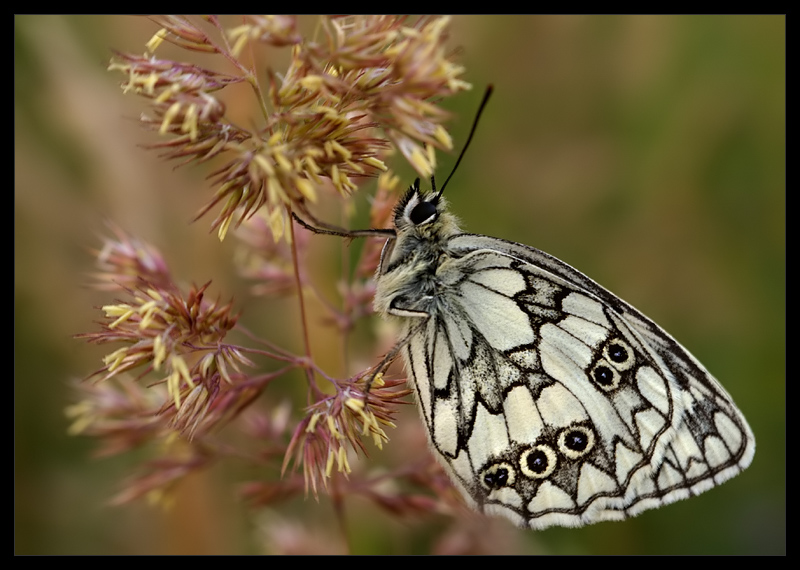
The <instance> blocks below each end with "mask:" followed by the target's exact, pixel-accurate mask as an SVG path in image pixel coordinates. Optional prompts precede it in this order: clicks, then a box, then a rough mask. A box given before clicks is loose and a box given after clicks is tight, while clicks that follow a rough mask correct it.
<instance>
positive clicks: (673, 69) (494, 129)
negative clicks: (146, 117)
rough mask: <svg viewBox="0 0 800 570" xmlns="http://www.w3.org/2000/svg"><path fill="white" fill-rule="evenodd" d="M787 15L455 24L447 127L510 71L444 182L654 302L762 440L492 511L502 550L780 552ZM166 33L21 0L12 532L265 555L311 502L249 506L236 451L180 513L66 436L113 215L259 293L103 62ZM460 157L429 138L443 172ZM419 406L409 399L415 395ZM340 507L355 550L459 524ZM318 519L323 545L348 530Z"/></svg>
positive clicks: (413, 547)
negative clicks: (102, 245) (615, 517)
mask: <svg viewBox="0 0 800 570" xmlns="http://www.w3.org/2000/svg"><path fill="white" fill-rule="evenodd" d="M785 24H786V21H785V17H783V16H689V17H683V16H669V17H663V16H656V17H654V16H586V17H583V16H563V17H562V16H542V17H529V16H508V17H507V16H466V17H455V18H454V19H453V22H452V37H451V41H450V44H449V45H450V46H452V47H453V48H458V49H459V50H460V56H459V61H460V63H462V64H463V65H464V66H465V67H466V70H467V72H466V76H465V79H466V80H468V81H470V82H471V83H472V84H473V86H474V90H473V91H472V92H470V93H464V94H461V95H459V96H457V97H455V98H453V99H451V100H449V101H447V102H446V103H445V106H446V107H447V108H449V109H452V110H453V111H454V112H455V118H454V120H453V121H452V122H451V123H450V125H449V126H450V132H451V134H452V135H453V138H454V141H455V144H456V147H457V148H460V146H461V145H462V144H463V142H464V141H465V139H466V135H467V131H468V129H469V125H470V123H471V120H472V117H473V116H474V113H475V110H476V108H477V105H478V103H479V101H480V97H481V93H482V91H483V89H484V88H485V86H486V85H487V84H489V83H493V84H494V85H495V94H494V96H493V99H492V101H491V103H490V104H489V106H488V108H487V110H486V112H485V114H484V116H483V119H482V122H481V125H480V128H479V130H478V133H477V135H476V138H475V140H474V141H473V143H472V147H471V148H470V150H469V153H468V154H467V156H466V158H465V160H464V162H463V163H462V165H461V167H460V169H459V171H458V173H457V174H456V175H455V177H454V178H453V180H452V181H451V183H450V185H449V186H448V191H447V192H448V196H449V199H450V203H451V205H452V209H453V211H454V212H455V213H457V214H458V215H459V216H460V217H461V218H462V221H463V227H464V228H465V229H466V230H468V231H471V232H475V233H482V234H487V235H492V236H497V237H502V238H506V239H510V240H513V241H517V242H521V243H525V244H528V245H532V246H535V247H537V248H540V249H542V250H544V251H547V252H548V253H551V254H553V255H555V256H557V257H559V258H561V259H562V260H564V261H566V262H567V263H569V264H571V265H573V266H574V267H577V268H578V269H580V270H581V271H583V272H584V273H586V274H588V275H589V276H591V277H592V278H594V279H595V280H596V281H598V282H600V283H601V284H603V285H604V286H606V287H608V288H609V289H610V290H612V291H614V292H615V293H617V294H618V295H620V296H621V297H623V298H624V299H626V300H627V301H629V302H630V303H632V304H633V305H635V306H636V307H638V308H639V309H641V310H642V311H643V312H644V313H645V314H647V315H648V316H650V317H652V318H653V319H654V320H655V321H656V322H658V323H659V324H661V325H662V326H663V327H664V328H665V329H666V330H667V331H669V332H670V333H671V334H672V335H673V336H675V337H676V338H677V339H678V340H679V341H680V342H681V343H682V344H684V345H685V346H686V347H687V348H689V350H691V351H692V353H694V354H695V355H696V356H697V357H698V358H699V359H700V361H701V362H703V363H704V364H705V366H706V367H707V368H708V369H709V370H710V371H711V372H712V373H713V374H714V375H715V376H716V377H717V378H719V379H720V380H721V382H722V383H723V384H724V386H725V387H726V389H727V390H728V391H729V392H730V393H731V395H732V396H733V398H734V399H735V400H736V402H737V404H738V405H739V407H740V408H741V409H742V410H743V412H744V413H745V415H746V417H747V418H748V420H749V422H750V424H751V426H752V428H753V431H754V432H755V435H756V439H757V442H758V445H757V450H756V456H755V459H754V462H753V465H752V466H751V467H750V468H749V469H748V470H747V471H745V472H744V473H743V474H741V475H740V476H738V477H736V478H735V479H733V480H731V481H730V482H728V483H726V484H724V485H723V486H721V487H719V488H717V489H714V490H712V491H710V492H708V493H705V494H703V495H701V496H699V497H696V498H693V499H691V500H689V501H682V502H680V503H676V504H674V505H671V506H669V507H666V508H662V509H658V510H656V511H648V512H646V513H644V514H642V515H641V516H640V517H638V518H636V519H633V520H630V521H626V522H624V523H604V524H599V525H594V526H591V527H587V528H582V529H560V528H557V529H549V530H546V531H542V532H536V533H534V532H525V531H517V530H515V529H513V528H511V527H510V526H508V525H506V524H505V522H504V521H500V520H497V521H495V520H493V521H487V522H486V525H487V536H489V533H491V536H492V537H499V538H497V539H496V540H495V542H494V545H493V547H494V551H496V552H507V553H515V552H523V553H556V554H558V553H569V554H576V553H580V554H597V553H648V554H666V553H674V554H687V553H709V554H734V553H736V554H744V553H747V554H784V553H785V550H786V526H785V523H786V515H785V501H786V497H785V483H786V481H785V445H786V440H785V429H786V425H785V340H786V339H785V314H786V303H785V277H786V275H785V267H786V263H785V255H786V250H785V230H786V226H785V199H786V193H785V188H786V148H785V136H786V130H785V125H786V74H785V71H786V61H785V53H786V34H785ZM156 29H157V27H156V26H155V25H154V24H153V23H151V22H149V21H148V20H147V19H144V18H133V17H119V16H113V17H101V16H69V17H59V16H19V17H16V18H15V50H14V55H15V68H14V90H15V106H14V119H15V195H14V197H15V212H14V230H15V236H14V237H15V240H14V242H15V243H14V245H15V251H14V254H15V255H14V261H15V267H14V273H15V281H14V285H15V288H14V309H15V315H14V329H15V330H14V337H15V338H14V344H15V346H14V352H15V353H14V364H15V373H14V394H15V400H14V417H15V429H14V431H15V434H14V435H15V439H14V465H15V488H14V500H15V551H16V553H17V554H150V553H228V554H232V553H255V552H269V551H271V549H270V548H269V543H270V541H271V540H272V538H271V534H272V536H273V537H274V534H275V533H280V532H289V531H290V530H291V529H295V530H296V529H297V528H298V525H299V524H300V523H298V522H297V520H292V519H291V518H283V517H286V516H288V515H287V514H286V513H285V512H283V511H281V510H280V509H276V510H275V511H271V512H267V513H264V512H262V513H258V514H254V513H252V512H251V511H248V510H247V509H245V508H244V507H242V506H241V505H239V504H238V503H237V501H236V500H235V497H234V494H235V490H236V487H235V484H234V483H233V482H232V480H234V478H233V477H232V476H231V473H230V471H229V470H227V469H226V468H225V467H216V468H214V469H212V470H211V471H209V472H208V473H205V474H203V475H201V476H198V477H194V478H192V479H191V480H190V481H188V482H187V484H186V485H185V486H184V487H183V488H182V490H181V496H180V497H179V499H178V504H177V505H176V507H175V508H174V509H172V510H171V511H169V512H162V511H158V510H154V509H151V508H149V507H148V506H147V505H145V504H136V505H132V506H126V507H110V506H108V505H107V500H108V498H109V497H111V496H112V495H113V494H114V493H115V492H116V490H117V489H118V483H119V481H120V480H121V479H122V478H124V477H125V476H126V475H128V474H129V473H130V469H131V467H132V466H134V465H135V464H136V462H137V460H138V459H140V458H138V457H134V456H129V457H118V458H114V459H110V460H101V461H98V460H94V459H92V458H91V457H90V456H91V450H92V448H93V444H92V442H91V441H87V440H84V439H80V438H71V437H68V436H67V435H66V428H67V426H68V422H67V420H66V419H65V417H64V414H63V409H64V407H65V406H66V405H68V404H69V403H70V402H71V401H72V399H73V394H72V391H71V389H70V387H69V382H70V380H72V379H74V378H80V377H83V376H85V375H86V374H87V373H89V372H91V371H92V370H94V369H96V368H97V367H99V366H100V356H101V355H102V354H103V351H102V350H98V349H97V347H90V346H87V345H85V344H83V343H81V342H79V341H76V340H74V339H73V338H72V335H73V334H75V333H78V332H84V331H87V330H91V329H92V328H93V325H92V320H93V319H94V318H96V316H97V311H96V310H95V309H93V307H95V306H97V305H100V304H102V303H103V302H105V301H107V299H102V298H99V297H98V295H97V294H95V293H93V292H92V291H90V290H88V289H86V288H85V287H84V284H85V283H86V281H87V276H86V274H87V272H89V271H91V268H92V266H91V257H90V256H89V255H88V254H87V251H86V248H87V247H91V246H96V245H97V244H98V243H99V240H98V237H97V236H98V235H99V234H101V233H104V225H103V224H104V221H105V220H108V219H110V220H114V221H115V222H117V223H118V224H120V225H121V226H122V227H124V228H125V229H127V230H129V231H130V232H132V233H134V234H136V235H138V236H140V237H142V238H143V239H146V240H148V241H150V242H151V243H153V244H154V245H156V246H157V247H159V248H161V250H162V251H163V252H164V253H165V255H166V257H167V259H168V260H169V261H170V263H171V265H172V268H173V271H174V273H175V274H176V275H178V276H179V277H180V279H181V280H183V281H185V282H189V281H195V282H199V283H203V282H205V281H206V280H208V279H210V278H213V280H214V288H213V290H214V291H215V292H216V291H219V292H220V293H221V294H222V295H223V298H227V297H230V296H231V295H232V294H235V295H236V298H237V300H242V303H241V304H240V306H242V305H244V306H245V307H244V308H245V310H247V309H248V307H249V308H257V307H258V301H257V300H256V301H252V300H250V301H244V299H246V292H245V288H244V285H243V284H242V283H241V282H240V281H238V280H237V279H236V278H234V277H233V276H232V274H231V270H230V257H231V256H232V251H233V245H232V244H231V243H230V242H231V241H233V240H230V239H229V240H226V242H225V243H224V244H222V245H220V244H219V242H218V240H217V239H216V237H215V236H214V235H209V234H208V224H209V223H210V219H211V218H205V219H202V220H200V221H199V222H198V223H195V224H190V223H189V220H190V219H191V218H192V216H193V215H194V213H195V212H196V211H197V209H198V208H199V207H200V206H201V205H202V204H203V203H204V202H205V201H206V200H207V198H208V197H209V196H210V190H209V186H208V183H207V182H206V181H205V180H204V177H205V176H206V175H207V174H208V171H207V170H204V169H203V168H194V167H190V168H184V169H180V170H173V165H172V164H167V163H164V162H162V161H159V160H158V159H157V158H156V154H155V153H153V152H147V151H144V150H142V149H141V148H139V147H138V146H137V145H138V144H139V143H142V142H146V141H147V140H148V138H147V136H148V135H146V133H143V132H142V131H141V130H140V129H138V127H137V125H136V124H135V121H133V120H128V118H131V117H133V118H135V117H137V116H138V113H139V112H140V110H141V109H142V108H141V107H140V106H138V104H139V102H138V101H136V100H135V99H134V98H133V97H124V96H123V95H122V94H121V91H120V90H119V88H118V83H119V81H120V77H119V76H118V75H113V74H110V73H107V72H106V71H105V68H106V65H107V62H108V59H109V57H110V55H111V52H110V50H111V49H116V50H120V51H129V52H134V53H142V52H143V51H144V42H146V41H147V40H148V39H149V37H150V35H151V34H152V33H154V32H155V31H156ZM165 53H170V52H165ZM281 62H285V59H278V60H276V61H275V62H273V63H272V65H274V66H275V67H276V69H280V66H281V65H283V63H281ZM265 65H266V64H265ZM229 108H231V110H232V111H233V112H235V109H234V108H232V107H230V104H229ZM453 162H454V156H453V155H440V167H439V177H440V179H441V178H442V177H443V176H446V174H447V173H448V172H449V170H450V168H451V167H452V164H453ZM399 170H400V172H401V173H403V176H404V177H405V178H407V179H408V181H409V182H410V180H411V179H412V178H413V173H412V172H411V170H410V169H408V168H400V169H399ZM405 178H404V179H405ZM365 190H367V191H371V190H372V189H371V188H370V186H367V187H366V188H365ZM275 326H276V328H275V330H276V331H280V330H281V323H280V322H277V323H276V324H275ZM276 334H278V335H279V334H280V333H279V332H277V333H276ZM273 338H279V336H275V337H273ZM405 418H407V419H408V422H412V423H413V422H415V421H416V420H415V419H414V411H413V409H411V407H410V406H409V413H407V414H406V416H405ZM390 436H391V434H390ZM375 455H380V454H379V453H376V454H375ZM250 475H251V476H253V474H252V473H251V474H250ZM297 509H302V512H304V513H305V516H306V517H307V518H306V519H305V520H304V521H303V524H304V525H306V528H307V529H312V530H306V531H305V532H309V533H312V534H313V532H314V531H313V529H315V528H319V527H320V526H323V527H324V525H331V526H332V525H334V524H335V523H334V522H333V521H334V519H333V518H332V515H331V514H330V512H331V506H330V503H329V502H328V501H327V500H326V499H324V498H323V499H321V500H320V502H319V503H316V502H314V501H313V500H309V501H306V502H305V503H302V501H300V506H298V505H297V504H291V505H288V506H287V512H289V513H292V512H296V511H297ZM297 512H300V511H297ZM350 514H351V517H350V521H349V525H350V533H351V535H352V536H353V537H354V539H353V551H355V552H374V553H398V554H402V553H412V552H427V551H430V550H431V549H433V548H434V546H433V545H432V543H431V540H430V536H434V535H438V534H441V531H442V530H443V529H446V527H447V524H448V520H447V519H446V518H444V517H439V518H436V520H431V519H432V518H434V517H427V518H426V517H420V518H418V519H409V520H406V521H403V522H400V523H398V522H397V521H395V520H392V519H390V518H389V517H387V516H386V515H384V514H383V513H380V512H378V511H377V510H375V509H374V508H372V507H370V506H369V505H366V504H361V505H355V506H353V508H352V510H351V511H350ZM327 531H328V533H329V536H328V538H320V539H319V540H318V541H317V545H318V546H319V549H320V550H319V551H335V550H336V548H337V547H336V546H335V544H336V542H335V538H336V531H335V529H331V528H328V529H327ZM298 532H299V531H298ZM330 537H333V542H332V544H333V546H331V547H330V549H328V548H327V547H326V545H327V544H328V543H327V542H326V540H331V538H330ZM338 548H341V547H340V546H339V547H338ZM439 551H441V550H439Z"/></svg>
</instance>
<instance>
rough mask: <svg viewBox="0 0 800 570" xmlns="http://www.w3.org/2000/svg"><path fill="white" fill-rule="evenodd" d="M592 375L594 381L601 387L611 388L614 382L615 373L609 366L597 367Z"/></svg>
mask: <svg viewBox="0 0 800 570" xmlns="http://www.w3.org/2000/svg"><path fill="white" fill-rule="evenodd" d="M592 375H593V377H594V381H595V382H597V383H598V384H600V385H601V386H611V384H613V382H614V371H613V370H611V369H610V368H609V367H608V366H604V365H602V364H601V365H600V366H596V367H595V369H594V372H593V373H592Z"/></svg>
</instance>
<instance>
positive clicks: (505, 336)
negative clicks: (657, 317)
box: [376, 187, 755, 528]
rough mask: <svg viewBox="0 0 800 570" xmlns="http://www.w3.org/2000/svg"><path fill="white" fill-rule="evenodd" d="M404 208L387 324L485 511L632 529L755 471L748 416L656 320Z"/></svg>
mask: <svg viewBox="0 0 800 570" xmlns="http://www.w3.org/2000/svg"><path fill="white" fill-rule="evenodd" d="M401 204H402V207H401V208H398V211H397V213H396V220H395V225H396V227H397V237H396V238H393V240H390V243H389V244H388V245H387V248H386V249H385V251H384V256H383V257H382V260H381V267H380V268H379V270H378V275H377V292H376V308H377V309H378V310H379V311H380V312H382V313H384V314H386V315H393V316H396V317H400V318H401V319H403V321H404V323H405V334H404V338H406V339H407V340H406V344H405V346H404V347H403V350H402V353H403V355H404V357H405V362H406V368H407V371H408V373H409V376H410V379H411V380H412V382H413V384H414V386H415V389H416V394H417V401H418V404H419V407H420V410H421V412H422V416H423V419H424V421H425V424H426V426H427V430H428V437H429V441H430V444H431V447H432V449H433V451H434V453H435V454H436V455H437V457H438V458H439V459H440V461H441V462H442V464H443V465H444V467H445V468H446V469H447V471H448V472H449V474H450V476H451V478H452V479H453V482H454V483H455V484H456V486H457V487H458V488H459V489H460V490H461V492H462V494H463V495H464V497H465V498H466V499H467V501H468V502H469V503H470V504H471V505H472V506H473V507H475V508H476V509H478V510H481V511H483V512H487V513H490V514H501V515H504V516H506V517H508V518H510V519H511V520H512V521H514V522H515V523H516V524H518V525H520V526H530V527H532V528H545V527H548V526H552V525H562V526H580V525H583V524H591V523H594V522H599V521H604V520H620V519H623V518H626V517H627V516H632V515H636V514H638V513H639V512H641V511H643V510H646V509H649V508H654V507H657V506H660V505H663V504H667V503H670V502H673V501H676V500H678V499H682V498H686V497H689V496H691V495H693V494H697V493H700V492H702V491H705V490H707V489H709V488H711V487H712V486H714V485H715V484H719V483H721V482H723V481H725V480H726V479H729V478H730V477H732V476H734V475H735V474H737V473H738V472H739V471H741V470H742V469H744V468H745V467H747V465H749V463H750V461H751V460H752V457H753V453H754V451H755V440H754V438H753V435H752V433H751V431H750V428H749V427H748V425H747V422H746V421H745V419H744V417H743V416H742V414H741V412H739V410H738V409H737V408H736V406H735V405H734V404H733V401H732V400H731V398H730V396H729V395H728V394H727V393H726V392H725V390H724V389H723V388H722V387H721V386H720V384H719V383H718V382H717V381H716V380H715V379H714V378H713V377H712V376H710V375H709V374H708V372H706V370H705V369H704V368H703V367H702V365H701V364H700V363H699V362H698V361H697V360H696V359H695V358H694V357H693V356H692V355H691V354H689V352H688V351H686V350H685V349H684V348H683V347H682V346H681V345H680V344H678V343H677V342H676V341H675V340H674V339H673V338H672V337H670V336H669V335H668V334H667V333H666V332H664V331H663V330H662V329H661V328H660V327H658V326H657V325H656V324H655V323H653V322H652V321H651V320H650V319H648V318H647V317H645V316H644V315H642V314H641V313H640V312H638V311H637V310H636V309H634V308H633V307H631V306H630V305H628V304H627V303H625V302H624V301H622V300H621V299H619V298H618V297H616V296H614V295H613V294H612V293H610V292H608V291H607V290H606V289H604V288H602V287H601V286H599V285H598V284H597V283H595V282H594V281H592V280H591V279H589V278H588V277H586V276H585V275H583V274H581V273H580V272H578V271H576V270H575V269H573V268H572V267H570V266H568V265H567V264H565V263H563V262H561V261H559V260H558V259H556V258H554V257H552V256H550V255H548V254H546V253H543V252H541V251H539V250H536V249H534V248H531V247H528V246H525V245H521V244H517V243H513V242H507V241H504V240H500V239H496V238H491V237H487V236H480V235H473V234H464V233H461V231H460V230H459V229H458V227H457V225H456V224H455V220H454V219H453V218H452V217H451V216H450V215H449V214H448V213H447V212H446V210H445V204H444V200H439V198H436V199H429V201H428V202H427V203H426V198H425V196H424V195H423V194H421V193H420V191H419V190H418V188H414V187H412V189H410V190H409V194H408V195H407V196H406V197H405V198H404V200H403V201H402V202H401ZM419 204H424V205H425V206H426V208H427V209H426V210H425V219H424V220H423V219H422V216H416V217H415V216H412V215H411V214H412V212H413V211H414V208H415V207H416V206H418V205H419ZM431 205H434V206H436V208H435V211H436V215H434V216H429V215H428V212H429V211H430V210H431V208H430V206H431ZM420 209H421V208H420ZM420 209H418V210H417V213H418V212H419V211H420Z"/></svg>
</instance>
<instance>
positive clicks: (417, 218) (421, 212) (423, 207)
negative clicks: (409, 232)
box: [408, 202, 436, 226]
mask: <svg viewBox="0 0 800 570" xmlns="http://www.w3.org/2000/svg"><path fill="white" fill-rule="evenodd" d="M434 215H436V204H434V203H433V202H420V203H419V204H417V205H416V206H414V209H413V210H411V213H410V214H409V215H408V218H409V219H410V220H411V222H412V223H413V224H414V225H415V226H418V225H420V224H421V223H423V222H425V221H426V220H429V219H430V218H432V217H433V216H434Z"/></svg>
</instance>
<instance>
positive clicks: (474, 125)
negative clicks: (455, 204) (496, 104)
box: [431, 84, 494, 200]
mask: <svg viewBox="0 0 800 570" xmlns="http://www.w3.org/2000/svg"><path fill="white" fill-rule="evenodd" d="M492 91H494V86H493V85H491V84H490V85H489V86H488V87H486V93H484V94H483V101H481V106H480V107H478V113H477V114H476V115H475V120H474V121H473V122H472V130H470V132H469V136H468V137H467V142H465V143H464V148H462V149H461V154H459V155H458V160H456V164H455V166H453V170H451V171H450V176H448V177H447V180H445V181H444V184H442V187H441V189H440V190H439V193H438V194H437V195H436V200H438V199H439V198H440V197H441V196H442V192H444V189H445V187H446V186H447V183H448V182H450V179H451V178H452V177H453V174H455V172H456V169H457V168H458V165H459V164H460V163H461V159H462V158H464V153H466V152H467V149H468V148H469V143H470V142H471V141H472V135H474V134H475V129H476V128H477V127H478V119H480V118H481V114H482V113H483V108H484V107H486V103H487V102H488V101H489V97H490V96H491V94H492ZM432 181H433V179H431V182H432ZM434 190H435V188H434Z"/></svg>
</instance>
